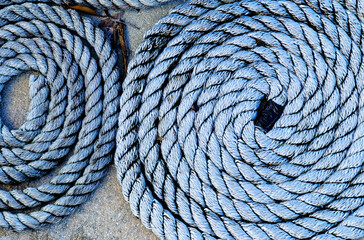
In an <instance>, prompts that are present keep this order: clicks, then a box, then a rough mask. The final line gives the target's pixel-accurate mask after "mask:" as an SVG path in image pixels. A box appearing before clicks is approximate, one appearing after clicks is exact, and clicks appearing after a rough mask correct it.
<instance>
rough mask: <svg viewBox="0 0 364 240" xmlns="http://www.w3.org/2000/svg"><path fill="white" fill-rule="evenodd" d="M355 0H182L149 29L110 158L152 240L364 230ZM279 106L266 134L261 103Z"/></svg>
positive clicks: (346, 234)
mask: <svg viewBox="0 0 364 240" xmlns="http://www.w3.org/2000/svg"><path fill="white" fill-rule="evenodd" d="M363 16H364V5H363V4H362V2H361V1H358V0H292V1H285V0H273V1H272V0H242V1H237V0H228V1H225V0H224V1H219V0H191V1H189V2H187V3H185V4H182V5H180V6H177V7H175V8H174V9H173V10H171V11H170V13H169V14H168V15H167V16H165V17H163V18H162V19H160V20H159V21H158V22H157V23H156V25H155V26H154V27H152V28H151V29H150V30H149V31H147V33H146V34H145V37H144V40H143V42H142V43H141V44H140V46H139V48H138V50H137V51H136V54H135V57H134V59H133V60H132V61H131V63H130V64H129V67H128V74H127V77H126V80H125V81H124V82H123V85H122V90H123V91H122V95H121V98H120V107H121V112H120V116H119V130H118V134H117V150H116V154H115V164H116V167H117V173H118V179H119V181H120V183H121V185H122V191H123V195H124V197H125V199H126V200H127V201H129V202H130V206H131V209H132V211H133V213H134V214H135V215H136V216H138V217H139V218H140V219H141V221H142V223H143V224H144V225H145V226H146V227H148V228H151V229H152V230H153V231H154V233H155V234H156V235H157V236H158V237H159V238H161V239H358V238H361V237H364V227H363V226H364V225H363V221H364V214H363V213H364V211H363V210H364V208H363V204H364V196H363V193H364V191H363V189H364V184H363V183H364V182H363V180H364V174H363V172H364V171H363V168H362V166H363V160H364V156H363V153H364V144H363V139H364V138H363V136H364V131H363V129H364V128H363V126H364V124H363V120H364V115H363V113H364V110H363V105H364V102H363V97H362V96H364V95H363V86H364V84H363V83H364V82H363V79H364V67H363V43H362V39H363V20H364V19H363ZM264 99H266V100H267V101H272V102H274V104H277V105H279V106H283V108H284V109H283V113H282V115H281V116H280V117H279V118H278V120H277V121H276V122H275V123H274V126H273V128H272V129H271V130H269V131H266V130H264V129H263V128H261V127H258V126H256V125H255V120H256V118H257V115H258V110H259V106H260V105H262V104H263V101H265V100H264Z"/></svg>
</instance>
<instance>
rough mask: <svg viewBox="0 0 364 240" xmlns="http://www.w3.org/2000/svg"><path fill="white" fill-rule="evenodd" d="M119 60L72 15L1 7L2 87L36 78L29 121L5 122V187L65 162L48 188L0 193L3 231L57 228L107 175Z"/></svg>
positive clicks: (1, 172) (0, 172) (1, 162)
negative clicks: (11, 126) (10, 125)
mask: <svg viewBox="0 0 364 240" xmlns="http://www.w3.org/2000/svg"><path fill="white" fill-rule="evenodd" d="M116 64H117V56H116V54H115V53H113V51H112V49H111V47H110V44H109V43H108V41H107V39H106V38H105V36H104V33H103V31H102V30H100V29H98V28H96V27H95V26H94V24H93V22H92V21H91V20H90V19H88V18H85V17H81V16H80V15H79V14H78V13H77V12H76V11H74V10H65V9H63V8H62V7H51V6H49V5H46V4H40V3H38V4H34V3H25V4H21V5H17V4H13V5H10V6H5V7H3V8H2V9H0V89H3V87H4V85H5V84H6V83H7V82H8V81H10V80H11V79H13V78H14V77H15V76H18V75H20V74H23V73H31V76H30V80H29V85H30V97H31V103H30V107H29V112H28V115H27V117H26V122H25V123H24V124H23V125H22V126H21V127H20V128H19V129H16V130H10V129H9V128H8V127H7V126H6V125H4V123H3V122H1V121H0V131H1V132H0V148H1V154H0V166H1V167H0V182H1V183H3V184H15V183H21V182H28V181H29V180H32V179H35V178H38V177H40V176H42V175H44V174H46V173H49V172H50V171H51V170H52V169H54V168H55V167H56V166H57V165H59V163H62V162H65V160H66V157H67V156H69V158H68V159H67V161H66V163H65V164H64V165H62V167H61V168H60V170H59V171H57V173H56V174H55V176H54V177H53V178H52V179H51V180H50V181H49V183H44V184H41V185H40V186H38V187H26V188H25V189H23V190H11V191H5V190H0V209H1V212H0V226H1V227H3V228H8V229H14V230H16V231H22V230H26V229H35V228H38V227H40V226H41V225H42V224H45V223H53V222H55V221H57V220H59V219H61V218H63V217H65V216H68V215H70V214H71V213H72V212H74V210H75V209H76V207H77V206H79V205H80V204H82V203H83V202H85V201H86V200H87V198H88V196H89V195H90V194H91V193H92V192H93V191H94V190H95V188H96V187H97V185H98V183H99V182H100V181H101V180H102V178H103V176H104V175H105V173H106V172H107V166H108V165H109V163H110V162H111V159H112V155H113V150H114V145H115V143H114V141H115V135H116V123H117V115H118V112H119V111H118V110H119V108H118V104H119V97H118V96H119V91H120V83H119V79H118V76H119V72H118V69H117V67H116Z"/></svg>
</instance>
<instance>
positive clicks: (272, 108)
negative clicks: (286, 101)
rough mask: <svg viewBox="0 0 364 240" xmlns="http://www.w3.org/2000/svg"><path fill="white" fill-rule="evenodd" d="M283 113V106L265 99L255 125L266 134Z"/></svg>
mask: <svg viewBox="0 0 364 240" xmlns="http://www.w3.org/2000/svg"><path fill="white" fill-rule="evenodd" d="M282 113H283V106H281V105H279V104H277V103H275V102H273V101H272V100H267V99H266V98H264V99H263V100H262V101H261V103H260V106H259V108H258V114H257V118H256V119H255V121H254V123H255V125H256V126H259V127H261V128H263V129H264V130H265V131H266V132H268V131H269V130H271V129H272V128H273V126H274V123H275V122H276V121H277V120H278V118H280V116H281V115H282Z"/></svg>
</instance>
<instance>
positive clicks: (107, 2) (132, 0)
mask: <svg viewBox="0 0 364 240" xmlns="http://www.w3.org/2000/svg"><path fill="white" fill-rule="evenodd" d="M172 1H174V0H0V6H2V5H9V4H11V3H24V2H43V3H49V2H54V3H56V4H58V5H61V4H67V5H69V6H72V5H81V6H91V7H93V8H94V9H108V10H111V9H114V10H115V9H127V8H136V9H140V8H148V7H154V6H158V5H161V4H163V3H168V2H172Z"/></svg>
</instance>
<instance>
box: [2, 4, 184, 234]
mask: <svg viewBox="0 0 364 240" xmlns="http://www.w3.org/2000/svg"><path fill="white" fill-rule="evenodd" d="M180 2H182V1H177V2H175V3H172V4H167V5H164V6H163V7H156V8H153V9H148V10H141V11H139V12H138V11H135V10H128V11H126V13H125V19H126V21H128V22H129V23H131V24H133V25H136V26H138V27H139V28H140V29H136V28H133V27H131V25H129V26H127V38H128V41H129V46H130V47H131V49H132V50H133V51H134V50H135V48H136V47H137V46H138V44H139V43H140V41H141V40H142V38H143V34H144V32H145V31H146V30H147V29H148V28H150V27H151V26H153V25H154V23H155V22H156V21H157V20H158V19H159V18H160V17H161V16H163V15H165V14H166V13H167V12H168V10H169V9H170V8H171V7H173V6H174V5H176V4H177V3H180ZM28 88H29V86H28V81H27V78H26V76H25V77H21V78H19V79H15V80H13V81H11V82H10V83H9V84H8V85H7V86H6V87H5V89H4V90H3V93H2V94H1V97H2V102H1V104H0V116H1V118H2V119H3V121H4V122H5V123H6V124H7V125H8V126H9V127H11V128H16V127H19V126H20V125H21V123H23V121H24V118H25V116H26V112H27V110H28V105H29V96H28ZM42 181H47V179H45V180H42ZM32 185H34V183H33V184H32ZM0 187H1V186H0ZM5 239H6V240H8V239H19V240H26V239H75V240H81V239H82V240H86V239H87V240H89V239H90V240H91V239H121V240H123V239H125V240H126V239H127V240H134V239H135V240H156V239H157V238H156V237H155V236H154V235H153V233H152V232H151V231H150V230H148V229H146V228H145V227H144V226H143V225H142V224H141V222H140V221H139V219H137V218H136V217H134V215H133V214H132V212H131V211H130V208H129V204H128V203H127V202H126V201H125V200H124V198H123V196H122V194H121V188H120V186H119V183H118V182H117V179H116V171H115V168H114V166H112V167H111V169H110V172H109V175H108V176H107V177H106V179H104V181H103V183H102V184H101V185H100V187H99V188H98V189H97V191H96V193H95V194H94V195H93V196H92V198H91V199H90V200H89V201H88V202H87V203H86V204H84V205H83V206H82V207H81V208H79V210H78V212H76V213H75V214H73V215H72V216H70V217H68V218H66V219H64V220H63V221H61V222H60V223H59V224H55V225H50V226H48V227H45V228H42V229H41V230H39V231H37V232H24V233H15V232H13V231H6V230H0V240H5Z"/></svg>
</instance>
